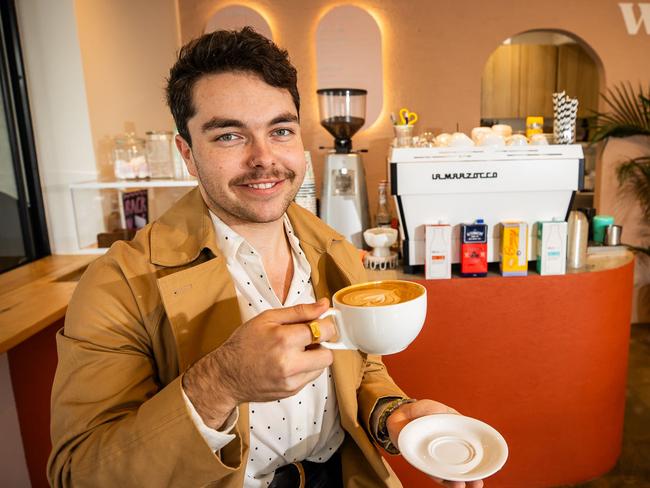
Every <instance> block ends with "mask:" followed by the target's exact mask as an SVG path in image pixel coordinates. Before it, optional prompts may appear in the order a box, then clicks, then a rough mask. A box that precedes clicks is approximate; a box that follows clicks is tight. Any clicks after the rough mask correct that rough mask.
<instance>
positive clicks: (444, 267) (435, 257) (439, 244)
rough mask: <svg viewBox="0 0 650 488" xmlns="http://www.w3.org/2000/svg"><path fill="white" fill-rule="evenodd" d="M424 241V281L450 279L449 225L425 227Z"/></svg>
mask: <svg viewBox="0 0 650 488" xmlns="http://www.w3.org/2000/svg"><path fill="white" fill-rule="evenodd" d="M424 240H425V261H424V277H425V279H427V280H442V279H449V278H451V225H448V224H434V225H427V226H426V229H425V235H424Z"/></svg>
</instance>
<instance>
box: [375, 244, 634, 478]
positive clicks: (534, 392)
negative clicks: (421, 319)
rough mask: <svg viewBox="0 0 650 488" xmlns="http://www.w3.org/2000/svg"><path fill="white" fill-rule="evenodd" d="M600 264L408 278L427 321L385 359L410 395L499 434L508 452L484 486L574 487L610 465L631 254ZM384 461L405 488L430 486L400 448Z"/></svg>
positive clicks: (616, 436)
mask: <svg viewBox="0 0 650 488" xmlns="http://www.w3.org/2000/svg"><path fill="white" fill-rule="evenodd" d="M603 268H605V269H603V270H601V271H593V272H587V273H577V274H570V275H565V276H537V275H531V276H527V277H517V278H504V277H500V276H495V277H488V278H471V279H452V280H443V281H424V280H413V281H418V282H419V283H422V284H423V285H424V286H426V288H427V293H428V312H427V320H426V323H425V325H424V327H423V329H422V332H421V333H420V335H419V336H418V338H417V339H416V340H415V342H414V343H413V344H411V346H410V347H409V348H408V349H407V350H406V351H404V352H402V353H399V354H395V355H392V356H385V357H384V361H385V363H386V364H387V365H388V368H389V371H390V373H391V375H392V376H393V378H394V379H395V380H396V381H397V383H398V384H399V385H400V386H401V387H402V388H403V389H404V390H405V391H406V392H407V393H408V394H409V395H411V396H412V397H415V398H432V399H435V400H439V401H441V402H444V403H446V404H448V405H450V406H453V407H454V408H456V409H458V410H459V411H461V413H463V414H465V415H469V416H471V417H476V418H478V419H481V420H483V421H485V422H487V423H489V424H491V425H492V426H494V427H495V428H496V429H497V430H499V431H500V432H501V433H502V434H503V436H504V437H505V439H506V441H507V442H508V446H509V451H510V453H509V458H508V461H507V463H506V465H505V466H504V468H503V469H502V470H501V471H500V472H499V473H497V474H495V475H494V476H493V477H491V478H489V480H488V482H487V486H489V487H490V488H496V487H513V488H522V487H525V488H534V487H548V486H556V485H561V484H569V483H574V482H579V481H584V480H588V479H591V478H594V477H597V476H599V475H601V474H603V473H605V472H607V471H608V470H610V469H611V468H612V467H613V466H614V464H615V463H616V460H617V458H618V456H619V454H620V450H621V442H622V433H623V413H624V406H625V383H626V374H627V363H628V361H627V359H628V342H629V335H630V314H631V299H632V284H633V260H632V259H631V257H630V256H627V257H626V258H625V259H619V260H618V262H617V264H616V265H615V266H614V267H608V266H603ZM400 277H402V278H408V277H407V276H400ZM389 462H390V463H391V465H392V466H393V468H394V469H395V470H396V471H397V473H398V475H399V477H400V479H401V480H402V483H403V484H404V486H405V487H422V486H434V483H433V482H432V481H431V480H430V479H428V478H427V477H426V476H425V475H423V474H422V473H420V472H419V471H417V470H416V469H415V468H412V467H411V466H410V465H409V464H408V463H406V461H404V460H403V459H402V458H401V457H390V458H389Z"/></svg>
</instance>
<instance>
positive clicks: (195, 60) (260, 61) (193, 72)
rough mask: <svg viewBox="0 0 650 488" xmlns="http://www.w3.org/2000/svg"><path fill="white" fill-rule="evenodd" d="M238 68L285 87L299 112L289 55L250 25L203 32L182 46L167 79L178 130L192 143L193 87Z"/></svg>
mask: <svg viewBox="0 0 650 488" xmlns="http://www.w3.org/2000/svg"><path fill="white" fill-rule="evenodd" d="M233 71H241V72H247V73H253V74H256V75H258V76H259V77H260V78H261V79H263V80H264V81H265V82H266V83H268V84H269V85H271V86H275V87H277V88H285V89H286V90H288V91H289V93H290V94H291V97H292V98H293V103H294V104H295V105H296V110H297V111H298V112H300V95H299V94H298V87H297V83H298V74H297V72H296V68H294V67H293V65H292V64H291V62H290V61H289V54H288V53H287V51H286V50H285V49H280V48H279V47H278V46H277V45H275V44H274V43H273V41H271V40H269V39H267V38H266V37H264V36H262V35H261V34H258V33H257V32H255V30H254V29H253V28H252V27H244V28H243V29H242V30H240V31H226V30H220V31H215V32H211V33H209V34H205V35H203V36H201V37H199V38H197V39H194V40H192V41H190V42H188V43H187V44H186V45H185V46H183V47H182V48H181V49H180V51H179V53H178V59H177V60H176V63H174V66H172V68H171V69H170V70H169V78H168V79H167V89H166V92H167V104H168V105H169V108H170V110H171V112H172V115H173V117H174V122H176V127H177V129H178V133H179V134H180V135H181V136H182V137H183V139H185V141H186V142H187V143H188V144H189V145H190V146H191V145H192V139H191V137H190V133H189V130H188V129H187V121H188V120H189V119H190V118H192V117H193V116H194V114H195V113H196V108H195V107H194V104H193V99H192V89H193V88H194V84H195V83H196V82H197V81H198V80H199V79H200V78H201V77H202V76H205V75H210V74H217V73H226V72H233Z"/></svg>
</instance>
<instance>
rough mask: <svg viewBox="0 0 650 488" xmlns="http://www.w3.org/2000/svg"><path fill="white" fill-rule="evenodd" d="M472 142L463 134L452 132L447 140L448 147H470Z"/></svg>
mask: <svg viewBox="0 0 650 488" xmlns="http://www.w3.org/2000/svg"><path fill="white" fill-rule="evenodd" d="M473 145H474V141H473V140H472V139H470V137H469V136H468V135H467V134H465V133H464V132H454V133H453V134H452V135H451V138H450V139H449V147H472V146H473Z"/></svg>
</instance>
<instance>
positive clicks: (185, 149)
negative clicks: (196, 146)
mask: <svg viewBox="0 0 650 488" xmlns="http://www.w3.org/2000/svg"><path fill="white" fill-rule="evenodd" d="M174 140H175V142H176V148H177V149H178V152H179V153H180V154H181V157H182V158H183V161H185V166H187V171H188V172H189V173H190V174H191V175H192V176H194V177H198V174H197V171H196V164H195V163H194V155H193V154H192V148H191V147H190V145H189V144H188V143H187V141H186V140H185V139H183V137H182V136H181V135H180V134H176V137H175V139H174Z"/></svg>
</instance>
